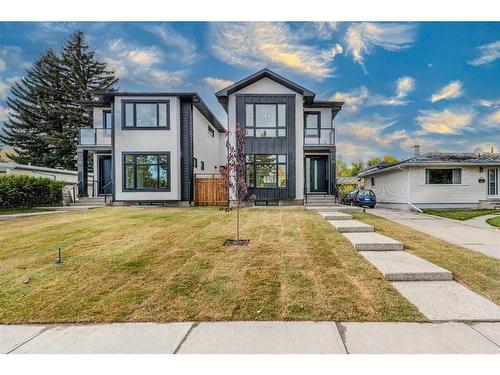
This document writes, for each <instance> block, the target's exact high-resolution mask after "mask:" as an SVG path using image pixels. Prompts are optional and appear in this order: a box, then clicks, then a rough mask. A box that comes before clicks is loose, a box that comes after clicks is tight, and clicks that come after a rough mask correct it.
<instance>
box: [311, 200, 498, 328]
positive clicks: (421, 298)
mask: <svg viewBox="0 0 500 375" xmlns="http://www.w3.org/2000/svg"><path fill="white" fill-rule="evenodd" d="M342 209H343V206H338V207H335V209H334V210H332V211H331V212H328V211H321V212H320V214H321V216H323V217H324V218H325V219H327V220H328V222H329V223H330V224H331V225H332V226H333V227H335V228H336V229H337V230H338V231H339V232H340V233H342V235H343V236H344V237H346V238H347V239H348V240H349V241H350V242H351V243H352V246H353V247H354V249H355V250H357V251H358V252H359V254H360V255H361V256H363V257H364V258H365V259H366V260H367V261H368V262H370V263H371V264H373V265H374V266H375V267H376V268H377V269H378V270H379V271H380V272H381V273H382V275H383V276H384V278H385V279H386V280H387V281H389V282H391V284H392V286H393V287H394V288H396V289H397V290H398V291H399V292H400V293H401V294H402V295H403V296H404V297H405V298H406V299H408V300H409V301H410V302H411V303H413V304H414V305H415V306H416V307H417V309H418V310H419V311H420V312H421V313H422V314H424V315H425V316H426V317H427V318H428V319H430V320H432V321H449V320H458V321H500V306H498V305H496V304H495V303H494V302H492V301H490V300H489V299H487V298H485V297H483V296H481V295H479V294H477V293H475V292H473V291H471V290H469V289H467V288H466V287H464V286H463V285H461V284H459V283H457V282H456V281H453V274H452V273H451V272H450V271H448V270H446V269H444V268H442V267H438V266H436V265H435V264H433V263H431V262H428V261H426V260H424V259H421V258H419V257H417V256H415V255H413V254H410V253H407V252H405V251H404V244H403V243H401V242H399V241H396V240H394V239H392V238H389V237H387V236H384V235H381V234H378V233H375V232H374V228H373V227H372V226H370V225H367V224H363V223H361V222H358V221H356V220H352V216H351V215H348V214H345V213H344V214H343V215H341V216H338V211H339V210H342ZM336 215H337V216H338V217H337V219H336V220H332V218H335V216H336Z"/></svg>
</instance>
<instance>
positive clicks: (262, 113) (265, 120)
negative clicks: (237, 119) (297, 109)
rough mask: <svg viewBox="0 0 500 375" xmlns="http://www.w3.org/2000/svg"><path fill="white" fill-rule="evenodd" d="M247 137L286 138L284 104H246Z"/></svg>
mask: <svg viewBox="0 0 500 375" xmlns="http://www.w3.org/2000/svg"><path fill="white" fill-rule="evenodd" d="M245 116H246V117H245V118H246V121H245V122H246V124H245V128H246V134H247V136H248V137H286V123H287V121H286V104H247V105H246V106H245Z"/></svg>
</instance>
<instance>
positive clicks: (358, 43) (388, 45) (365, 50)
mask: <svg viewBox="0 0 500 375" xmlns="http://www.w3.org/2000/svg"><path fill="white" fill-rule="evenodd" d="M414 39H415V25H410V24H397V23H370V22H362V23H356V24H353V25H351V26H349V28H348V29H347V32H346V35H345V42H346V44H347V52H348V53H350V54H351V56H352V58H353V60H354V61H356V62H357V63H359V64H360V65H361V66H363V68H364V56H365V55H369V54H370V53H371V51H372V50H373V49H374V48H375V47H380V48H383V49H385V50H388V51H398V50H401V49H404V48H408V47H410V46H411V45H412V43H413V41H414Z"/></svg>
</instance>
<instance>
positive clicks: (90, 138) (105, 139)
mask: <svg viewBox="0 0 500 375" xmlns="http://www.w3.org/2000/svg"><path fill="white" fill-rule="evenodd" d="M78 144H79V145H80V146H111V129H103V128H81V129H80V134H79V137H78Z"/></svg>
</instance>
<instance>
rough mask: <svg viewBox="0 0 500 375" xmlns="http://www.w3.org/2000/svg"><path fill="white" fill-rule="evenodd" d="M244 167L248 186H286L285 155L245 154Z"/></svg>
mask: <svg viewBox="0 0 500 375" xmlns="http://www.w3.org/2000/svg"><path fill="white" fill-rule="evenodd" d="M246 167H247V168H246V169H247V173H246V182H247V185H248V186H249V187H257V188H286V185H287V176H286V155H247V156H246Z"/></svg>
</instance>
